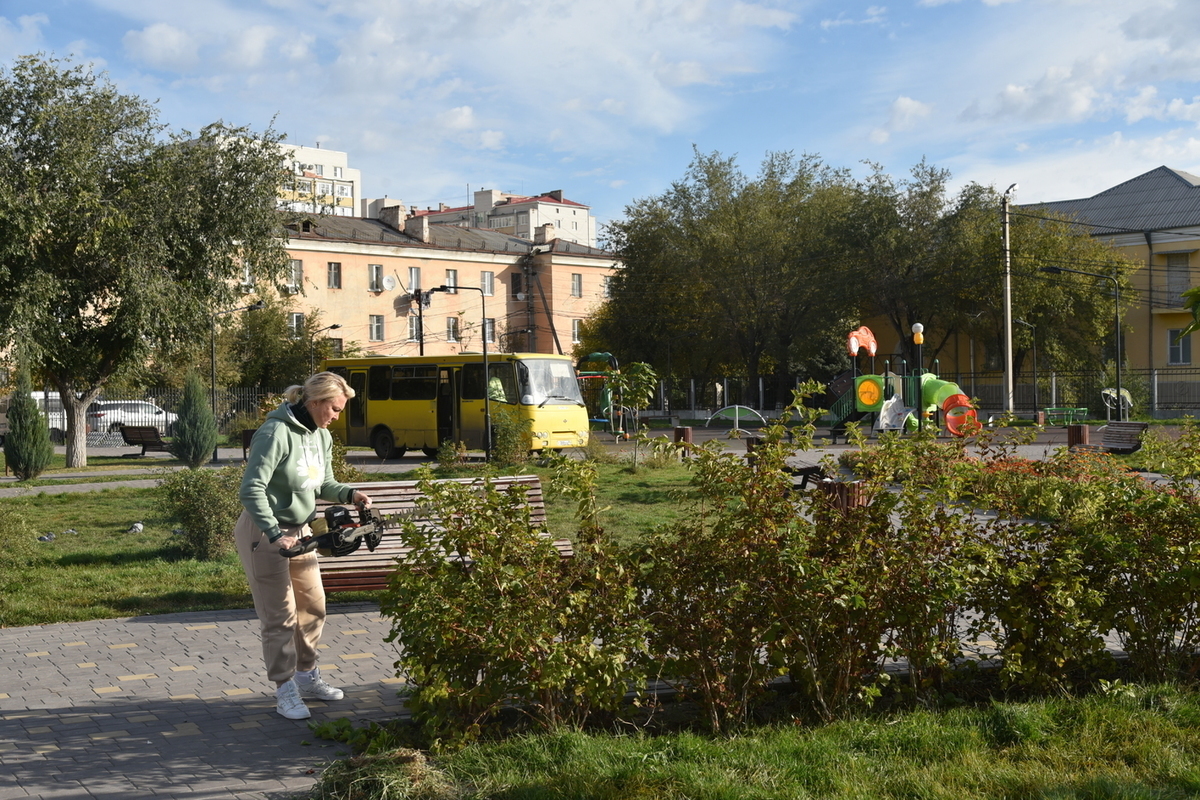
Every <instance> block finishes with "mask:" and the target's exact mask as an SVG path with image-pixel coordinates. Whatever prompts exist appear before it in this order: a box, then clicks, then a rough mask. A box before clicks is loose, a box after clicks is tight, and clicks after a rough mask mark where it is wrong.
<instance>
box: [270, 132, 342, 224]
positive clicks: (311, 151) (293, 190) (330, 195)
mask: <svg viewBox="0 0 1200 800" xmlns="http://www.w3.org/2000/svg"><path fill="white" fill-rule="evenodd" d="M280 149H282V150H283V151H284V153H285V155H286V156H287V164H288V166H289V169H290V173H291V174H290V175H289V178H288V181H287V182H286V184H285V186H284V189H283V191H282V193H281V197H280V205H281V207H283V208H286V209H288V210H289V211H299V212H303V213H309V214H326V215H332V216H337V217H353V216H355V215H356V214H357V213H358V207H359V202H360V200H361V199H362V174H361V172H360V171H359V170H357V169H352V168H351V167H350V165H349V159H348V156H347V155H346V154H345V153H343V152H340V151H338V150H326V149H324V148H322V147H305V146H303V145H291V144H284V145H281V148H280Z"/></svg>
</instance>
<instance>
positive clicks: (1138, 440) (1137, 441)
mask: <svg viewBox="0 0 1200 800" xmlns="http://www.w3.org/2000/svg"><path fill="white" fill-rule="evenodd" d="M1147 427H1148V426H1147V424H1146V423H1145V422H1110V423H1108V424H1107V425H1105V426H1104V427H1102V428H1101V429H1100V430H1101V431H1102V432H1103V434H1102V437H1101V439H1100V444H1077V445H1075V446H1074V447H1072V448H1071V452H1077V451H1080V450H1100V451H1105V452H1109V453H1133V452H1135V451H1137V450H1139V449H1141V446H1142V433H1143V432H1145V430H1146V428H1147Z"/></svg>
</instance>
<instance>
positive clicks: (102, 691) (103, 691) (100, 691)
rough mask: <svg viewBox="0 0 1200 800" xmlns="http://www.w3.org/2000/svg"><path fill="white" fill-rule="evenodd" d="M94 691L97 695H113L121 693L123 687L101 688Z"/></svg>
mask: <svg viewBox="0 0 1200 800" xmlns="http://www.w3.org/2000/svg"><path fill="white" fill-rule="evenodd" d="M92 691H93V692H95V693H96V694H112V693H113V692H119V691H121V687H120V686H100V687H97V688H95V689H92Z"/></svg>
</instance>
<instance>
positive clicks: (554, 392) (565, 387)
mask: <svg viewBox="0 0 1200 800" xmlns="http://www.w3.org/2000/svg"><path fill="white" fill-rule="evenodd" d="M517 380H518V381H519V382H520V389H521V403H522V404H524V405H527V406H544V405H546V404H547V403H558V404H561V403H572V404H574V405H578V406H582V405H583V396H582V395H580V393H579V381H578V380H577V379H576V377H575V370H574V368H573V367H572V366H571V362H570V361H557V360H551V359H539V358H529V359H522V360H521V361H518V362H517Z"/></svg>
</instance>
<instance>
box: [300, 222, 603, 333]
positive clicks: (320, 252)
mask: <svg viewBox="0 0 1200 800" xmlns="http://www.w3.org/2000/svg"><path fill="white" fill-rule="evenodd" d="M380 215H381V218H380V219H367V218H362V217H339V216H313V217H310V218H308V219H306V220H305V221H303V222H301V223H298V224H296V225H295V226H294V229H292V230H290V231H289V240H288V243H287V250H288V252H289V253H290V254H291V258H292V268H293V273H292V280H291V284H290V286H289V287H288V290H289V291H292V292H294V293H295V294H296V295H297V297H296V304H295V307H296V308H297V309H298V310H297V311H296V314H297V315H301V314H304V313H313V312H317V311H319V312H320V314H321V323H322V326H323V327H324V326H330V325H334V324H337V325H340V326H341V327H340V328H338V329H336V330H330V331H327V332H325V333H323V334H322V335H323V336H329V337H330V338H331V339H334V342H335V350H336V349H337V347H338V346H339V345H342V346H344V345H346V344H349V343H351V342H353V343H355V344H356V345H358V346H359V347H361V348H363V349H365V350H366V351H367V352H368V353H369V354H375V355H404V356H413V355H420V354H422V353H423V354H425V355H439V354H449V353H459V352H479V351H481V350H482V348H483V345H484V339H485V338H486V341H487V348H488V350H489V351H492V352H540V353H564V354H568V355H569V354H571V352H572V350H573V348H574V346H575V344H576V343H578V341H579V336H580V325H581V324H582V323H583V321H584V320H585V319H587V317H588V316H589V315H590V314H591V313H592V312H593V311H594V310H595V309H596V307H597V306H598V305H599V304H600V303H601V302H602V301H603V299H604V298H605V296H606V294H607V287H608V280H609V278H610V277H611V276H612V274H613V272H614V270H615V269H617V266H618V265H617V262H616V261H615V260H614V258H613V257H612V256H611V255H610V254H608V253H605V252H603V251H600V250H597V249H596V248H593V247H588V246H586V245H582V244H578V243H575V242H569V241H565V240H563V239H559V238H555V237H554V236H553V233H554V229H553V228H552V227H550V226H544V227H543V228H542V229H540V230H539V231H537V232H535V239H534V240H533V241H530V240H528V239H523V238H520V237H516V236H513V235H511V234H507V233H503V232H499V231H494V230H480V229H475V228H462V227H454V226H448V225H431V224H429V220H428V218H427V217H425V216H415V217H409V218H407V219H404V218H403V216H404V211H403V206H390V207H388V208H384V209H383V210H382V211H381V212H380ZM431 290H432V291H431ZM302 323H303V319H302V317H300V316H297V317H296V318H295V319H294V324H295V325H296V326H298V327H299V326H300V325H302Z"/></svg>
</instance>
